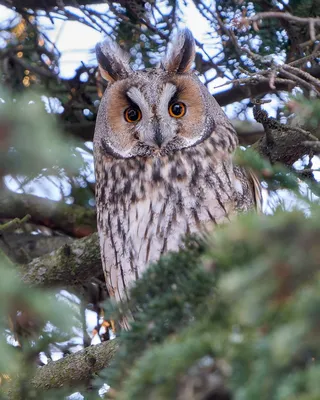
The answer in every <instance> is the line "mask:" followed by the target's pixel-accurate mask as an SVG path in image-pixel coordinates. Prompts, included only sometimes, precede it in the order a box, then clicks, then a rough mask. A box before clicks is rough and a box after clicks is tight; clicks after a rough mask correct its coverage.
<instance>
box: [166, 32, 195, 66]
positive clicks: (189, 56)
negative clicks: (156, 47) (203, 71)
mask: <svg viewBox="0 0 320 400" xmlns="http://www.w3.org/2000/svg"><path fill="white" fill-rule="evenodd" d="M194 57H195V43H194V38H193V36H192V33H191V32H190V31H189V29H184V30H181V31H179V32H178V34H177V36H176V37H175V38H174V40H173V42H172V44H171V46H170V48H169V50H168V51H167V54H166V56H165V57H164V60H163V61H162V66H163V68H164V69H165V70H166V71H168V72H175V73H178V74H183V73H186V72H189V71H190V69H191V66H192V63H193V61H194Z"/></svg>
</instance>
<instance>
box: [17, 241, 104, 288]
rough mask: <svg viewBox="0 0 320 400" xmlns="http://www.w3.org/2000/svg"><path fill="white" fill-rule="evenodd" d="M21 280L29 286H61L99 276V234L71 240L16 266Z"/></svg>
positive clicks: (100, 270) (74, 284)
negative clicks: (43, 254)
mask: <svg viewBox="0 0 320 400" xmlns="http://www.w3.org/2000/svg"><path fill="white" fill-rule="evenodd" d="M18 270H19V271H20V274H21V278H22V281H23V282H24V283H26V284H27V285H31V286H45V287H51V288H52V287H61V286H64V287H65V286H76V285H79V284H84V283H87V282H88V281H89V280H90V279H92V278H95V277H100V276H101V274H102V265H101V259H100V247H99V239H98V234H97V233H94V234H92V235H90V236H87V237H85V238H83V239H79V240H74V241H73V242H72V243H71V244H65V245H64V246H62V247H60V248H59V249H57V250H55V251H53V252H52V253H50V254H47V255H45V256H42V257H39V258H35V259H34V260H32V261H31V262H30V263H28V264H25V265H22V266H18Z"/></svg>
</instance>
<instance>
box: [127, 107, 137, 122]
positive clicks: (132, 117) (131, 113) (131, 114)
mask: <svg viewBox="0 0 320 400" xmlns="http://www.w3.org/2000/svg"><path fill="white" fill-rule="evenodd" d="M127 116H128V118H129V120H130V121H137V119H138V118H139V111H138V110H136V109H135V108H130V110H128V112H127Z"/></svg>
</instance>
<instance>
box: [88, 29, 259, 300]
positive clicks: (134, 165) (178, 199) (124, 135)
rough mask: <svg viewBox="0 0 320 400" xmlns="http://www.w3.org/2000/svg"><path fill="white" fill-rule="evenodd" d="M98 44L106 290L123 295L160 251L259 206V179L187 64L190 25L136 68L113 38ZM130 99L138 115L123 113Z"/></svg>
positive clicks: (98, 158)
mask: <svg viewBox="0 0 320 400" xmlns="http://www.w3.org/2000/svg"><path fill="white" fill-rule="evenodd" d="M97 49H98V50H97V54H98V61H99V65H100V70H101V73H102V75H103V76H104V77H105V78H106V79H108V80H109V86H108V88H107V90H106V92H105V94H104V96H103V99H102V101H101V105H100V108H99V113H98V118H97V123H96V130H95V137H94V154H95V170H96V181H97V184H96V199H97V211H98V229H99V236H100V244H101V255H102V262H103V266H104V271H105V277H106V282H107V286H108V290H109V292H110V294H111V295H113V296H115V297H116V299H117V300H118V301H123V300H126V298H127V296H128V289H129V288H130V286H131V285H132V282H133V281H134V280H136V279H138V278H139V276H141V274H142V272H143V271H144V270H145V269H146V268H147V267H148V265H149V264H150V263H151V262H153V261H156V260H157V259H159V257H160V256H161V255H162V254H164V253H167V252H168V251H170V250H178V249H179V247H180V246H181V239H182V237H183V236H184V235H185V234H188V233H196V232H201V231H204V230H210V229H212V227H214V226H215V225H217V224H220V223H223V222H226V221H229V220H230V219H231V218H232V217H233V216H234V215H236V214H237V213H238V212H242V211H247V210H250V209H252V208H254V206H255V205H256V200H255V189H254V183H253V181H252V179H251V178H250V177H249V175H247V173H246V172H245V171H244V170H242V169H241V168H239V167H236V166H234V165H233V162H232V154H233V152H234V150H235V148H236V146H237V143H238V141H237V137H236V134H235V131H234V129H233V127H232V125H231V124H230V122H229V121H228V119H227V117H226V115H225V114H224V113H223V111H222V109H221V108H220V107H219V105H218V104H217V102H216V101H215V100H214V98H213V97H212V96H211V95H210V93H209V92H208V90H207V89H206V87H205V86H204V85H203V84H202V83H201V82H200V81H199V79H198V78H197V77H196V75H195V74H194V73H193V72H191V70H190V68H191V65H192V62H193V59H194V41H193V38H192V35H191V33H190V32H189V31H188V30H185V31H181V32H180V33H179V34H178V36H177V38H176V40H175V42H174V43H173V45H172V48H171V50H170V51H169V52H168V53H167V56H166V58H165V59H164V60H163V62H162V64H161V66H160V67H158V68H154V69H149V70H143V71H132V70H131V69H130V67H129V64H128V61H127V59H126V58H125V56H124V55H123V54H122V53H121V51H120V50H119V49H118V48H117V47H116V46H115V45H114V44H110V43H105V44H103V45H98V46H97ZM181 103H182V104H183V105H184V106H185V110H186V111H185V114H184V115H182V116H181V117H179V118H177V117H175V116H172V115H171V114H170V113H169V108H170V107H172V106H173V105H176V104H180V107H181ZM130 107H131V108H132V107H133V108H134V109H135V110H139V112H140V114H137V113H136V114H133V115H134V117H137V116H138V117H139V118H141V119H140V120H136V121H134V122H127V121H126V118H125V112H126V110H127V109H128V108H130ZM177 110H178V111H179V110H181V108H180V109H177Z"/></svg>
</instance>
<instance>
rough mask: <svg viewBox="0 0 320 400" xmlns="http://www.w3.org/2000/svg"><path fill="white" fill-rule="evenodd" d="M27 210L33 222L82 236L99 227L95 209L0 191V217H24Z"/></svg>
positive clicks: (75, 235)
mask: <svg viewBox="0 0 320 400" xmlns="http://www.w3.org/2000/svg"><path fill="white" fill-rule="evenodd" d="M27 214H30V216H31V221H32V222H34V223H36V224H40V225H44V226H47V227H49V228H52V229H58V230H61V231H62V232H64V233H67V234H69V235H71V236H73V237H78V238H81V237H84V236H87V235H90V234H91V233H93V232H95V231H96V214H95V211H94V210H90V209H86V208H84V207H81V206H78V205H75V204H74V205H69V204H65V203H62V202H56V201H52V200H48V199H44V198H41V197H37V196H33V195H26V194H17V193H12V192H9V191H5V192H4V193H1V194H0V218H5V219H13V218H23V217H24V216H26V215H27Z"/></svg>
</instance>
